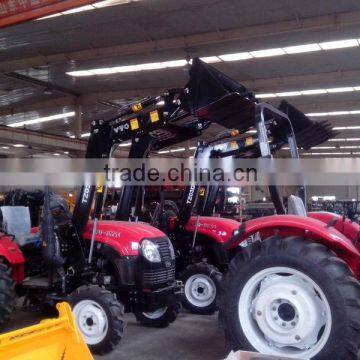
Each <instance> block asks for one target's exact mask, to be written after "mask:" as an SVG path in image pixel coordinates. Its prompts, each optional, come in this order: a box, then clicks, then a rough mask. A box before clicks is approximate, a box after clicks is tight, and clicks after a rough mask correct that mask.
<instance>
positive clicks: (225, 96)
mask: <svg viewBox="0 0 360 360" xmlns="http://www.w3.org/2000/svg"><path fill="white" fill-rule="evenodd" d="M186 88H187V89H188V95H187V99H188V104H189V108H190V111H191V112H192V113H193V114H195V115H196V116H198V117H200V118H202V119H205V120H208V121H211V122H216V123H218V124H220V125H222V126H224V127H227V128H232V127H236V128H237V129H239V130H241V131H246V130H248V129H249V127H251V126H253V125H254V115H255V108H254V105H255V103H254V100H255V98H254V96H253V94H252V93H251V92H250V91H249V90H248V89H247V88H246V87H244V86H243V85H241V84H238V83H237V82H236V81H234V80H233V79H231V78H229V77H228V76H226V75H225V74H223V73H222V72H221V71H219V70H217V69H215V68H214V67H212V66H210V65H208V64H206V63H204V62H203V61H201V60H200V59H199V58H194V59H193V63H192V65H191V69H190V80H189V82H188V83H187V85H186Z"/></svg>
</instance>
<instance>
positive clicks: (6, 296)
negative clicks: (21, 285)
mask: <svg viewBox="0 0 360 360" xmlns="http://www.w3.org/2000/svg"><path fill="white" fill-rule="evenodd" d="M10 273H11V270H10V269H9V268H8V267H7V266H6V265H5V264H2V263H0V327H2V326H3V325H4V324H5V323H6V322H7V321H8V320H9V318H10V315H11V313H12V312H13V311H14V308H15V301H16V294H15V283H14V281H13V279H12V278H11V275H10Z"/></svg>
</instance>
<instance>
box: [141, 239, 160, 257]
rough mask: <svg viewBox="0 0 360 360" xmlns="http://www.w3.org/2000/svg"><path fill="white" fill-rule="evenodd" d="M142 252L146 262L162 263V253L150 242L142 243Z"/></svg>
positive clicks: (144, 241)
mask: <svg viewBox="0 0 360 360" xmlns="http://www.w3.org/2000/svg"><path fill="white" fill-rule="evenodd" d="M140 246H141V252H142V254H143V256H144V258H145V259H146V260H149V261H150V262H154V263H159V262H161V258H160V253H159V249H158V246H157V245H156V244H154V243H153V242H152V241H150V240H147V239H145V240H143V241H142V242H141V245H140Z"/></svg>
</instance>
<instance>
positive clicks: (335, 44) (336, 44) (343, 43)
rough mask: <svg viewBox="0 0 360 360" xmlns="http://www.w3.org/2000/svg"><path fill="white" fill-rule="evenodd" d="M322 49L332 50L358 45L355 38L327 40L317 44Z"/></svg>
mask: <svg viewBox="0 0 360 360" xmlns="http://www.w3.org/2000/svg"><path fill="white" fill-rule="evenodd" d="M319 45H320V47H321V48H322V49H323V50H333V49H343V48H348V47H354V46H359V43H358V41H357V40H356V39H348V40H337V41H328V42H323V43H320V44H319Z"/></svg>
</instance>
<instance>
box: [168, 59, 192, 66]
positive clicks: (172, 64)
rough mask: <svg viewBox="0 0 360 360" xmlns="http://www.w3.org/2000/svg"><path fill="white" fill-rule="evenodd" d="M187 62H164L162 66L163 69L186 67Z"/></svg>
mask: <svg viewBox="0 0 360 360" xmlns="http://www.w3.org/2000/svg"><path fill="white" fill-rule="evenodd" d="M187 63H188V62H187V61H186V60H184V59H182V60H171V61H164V62H163V63H162V64H163V65H164V66H165V67H179V66H185V65H187Z"/></svg>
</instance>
